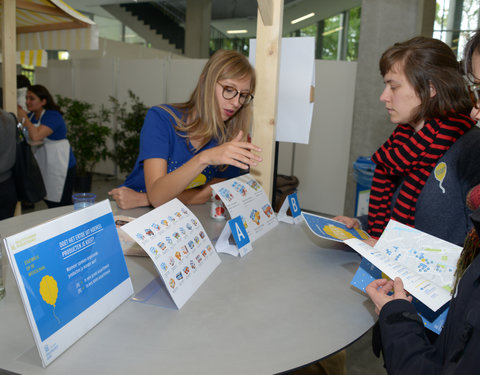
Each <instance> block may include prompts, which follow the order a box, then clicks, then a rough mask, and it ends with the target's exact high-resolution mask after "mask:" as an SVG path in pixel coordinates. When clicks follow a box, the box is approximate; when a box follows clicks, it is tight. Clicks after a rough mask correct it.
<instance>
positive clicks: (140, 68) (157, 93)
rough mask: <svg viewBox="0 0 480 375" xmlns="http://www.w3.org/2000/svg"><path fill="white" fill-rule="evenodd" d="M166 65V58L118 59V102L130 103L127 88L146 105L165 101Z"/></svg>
mask: <svg viewBox="0 0 480 375" xmlns="http://www.w3.org/2000/svg"><path fill="white" fill-rule="evenodd" d="M168 66H169V61H168V60H166V59H149V60H145V59H143V60H119V63H118V72H117V74H116V77H117V78H116V97H117V98H118V100H119V101H120V103H123V102H125V101H126V102H127V103H130V100H129V97H128V90H131V91H132V92H133V93H134V94H135V95H137V96H138V97H139V98H140V100H141V101H142V102H143V103H144V104H145V105H146V106H147V107H151V106H154V105H158V104H163V103H165V100H166V82H167V76H168V72H169V68H168Z"/></svg>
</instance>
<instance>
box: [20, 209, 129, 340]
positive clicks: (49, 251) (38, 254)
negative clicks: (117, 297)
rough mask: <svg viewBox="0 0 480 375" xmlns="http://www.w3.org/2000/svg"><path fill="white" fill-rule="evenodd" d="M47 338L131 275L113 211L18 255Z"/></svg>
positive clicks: (41, 331)
mask: <svg viewBox="0 0 480 375" xmlns="http://www.w3.org/2000/svg"><path fill="white" fill-rule="evenodd" d="M15 261H16V263H17V265H18V269H19V273H20V275H21V277H22V280H23V283H24V285H25V290H26V294H27V298H28V301H29V303H30V306H31V310H32V313H33V318H34V320H35V322H36V325H37V328H38V332H39V334H40V338H41V340H42V341H44V340H45V339H46V338H48V337H49V336H51V335H52V334H53V333H55V332H56V331H58V330H59V329H60V328H62V327H64V326H65V325H66V324H67V323H69V322H71V321H72V320H73V319H74V318H75V317H77V316H78V315H80V314H81V313H82V312H83V311H85V310H86V309H88V308H89V307H90V306H92V305H93V304H95V303H96V302H97V301H99V300H100V299H101V298H102V297H104V296H105V295H107V294H108V293H109V292H110V291H112V289H114V288H115V287H117V286H118V285H119V284H120V283H122V282H124V281H125V280H126V279H128V278H129V274H128V270H127V266H126V263H125V258H124V256H123V253H122V250H121V246H120V242H119V239H118V235H117V229H116V227H115V223H114V220H113V215H112V213H111V212H110V213H108V214H105V215H103V216H100V217H98V218H96V219H94V220H91V221H89V222H86V223H85V224H82V225H80V226H78V227H75V228H74V229H71V230H69V231H67V232H64V233H61V234H59V235H57V236H55V237H52V238H50V239H48V240H46V241H44V242H40V243H38V244H36V245H34V246H32V247H29V248H27V249H25V250H23V251H20V252H17V253H16V254H15Z"/></svg>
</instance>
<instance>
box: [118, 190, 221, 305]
mask: <svg viewBox="0 0 480 375" xmlns="http://www.w3.org/2000/svg"><path fill="white" fill-rule="evenodd" d="M121 230H123V231H125V232H126V233H127V234H128V235H129V236H130V237H131V238H133V239H135V241H137V243H138V244H139V245H140V246H141V247H142V248H143V249H144V250H145V252H146V253H147V254H148V255H149V256H150V258H151V259H152V260H153V263H154V264H155V267H156V268H157V270H158V273H159V274H160V277H161V279H162V281H163V284H164V285H163V287H164V289H166V290H167V291H168V294H169V295H170V297H171V299H172V300H173V302H174V303H175V305H176V307H177V308H178V309H181V308H182V306H183V305H184V304H185V303H186V302H187V301H188V299H189V298H190V297H191V296H192V295H193V293H195V291H196V290H197V289H198V288H199V287H200V285H202V283H203V282H204V281H205V280H206V279H207V278H208V276H210V274H211V273H212V272H213V271H214V270H215V268H217V266H218V265H219V264H220V258H219V256H218V254H217V253H216V251H215V248H214V247H213V245H212V243H211V241H210V239H209V238H208V236H207V233H206V232H205V229H204V228H203V226H202V224H201V223H200V221H199V220H198V219H197V217H196V216H195V215H194V214H193V213H192V212H191V211H190V210H189V209H188V208H187V207H186V206H185V205H184V204H183V203H182V202H180V201H179V200H178V199H176V198H175V199H172V200H171V201H169V202H167V203H165V204H164V205H162V206H160V207H157V208H156V209H154V210H152V211H150V212H148V213H147V214H145V215H143V216H141V217H139V218H137V219H135V220H133V221H131V222H130V223H127V224H124V225H123V226H122V227H121ZM155 283H156V285H157V286H160V285H159V284H161V283H158V282H155ZM148 288H149V289H152V286H151V285H149V286H148ZM152 290H153V289H152ZM158 292H161V291H160V290H158ZM134 300H135V298H134Z"/></svg>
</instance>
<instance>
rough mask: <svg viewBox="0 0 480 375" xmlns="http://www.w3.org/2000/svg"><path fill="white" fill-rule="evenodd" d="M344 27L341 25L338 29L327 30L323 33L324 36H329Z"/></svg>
mask: <svg viewBox="0 0 480 375" xmlns="http://www.w3.org/2000/svg"><path fill="white" fill-rule="evenodd" d="M342 29H343V27H342V26H340V27H337V28H336V29H333V30H329V31H325V32H324V33H322V36H327V35H330V34H333V33H336V32H337V31H340V30H342Z"/></svg>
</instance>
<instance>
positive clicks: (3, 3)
mask: <svg viewBox="0 0 480 375" xmlns="http://www.w3.org/2000/svg"><path fill="white" fill-rule="evenodd" d="M0 7H1V9H2V18H1V21H2V22H1V23H2V26H1V34H2V36H1V39H2V82H3V85H2V86H3V109H4V110H5V111H8V112H13V113H17V55H16V53H17V52H16V50H17V48H16V42H17V39H16V35H15V1H11V0H0Z"/></svg>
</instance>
